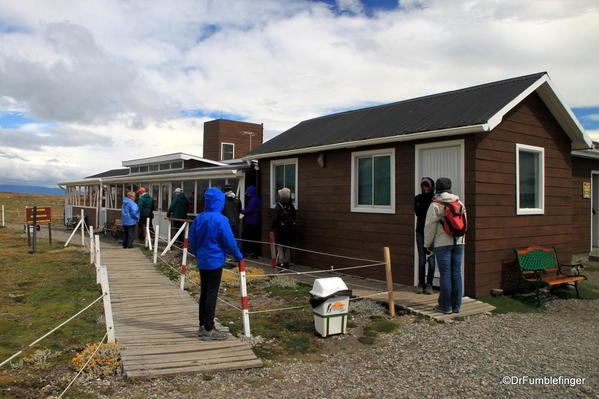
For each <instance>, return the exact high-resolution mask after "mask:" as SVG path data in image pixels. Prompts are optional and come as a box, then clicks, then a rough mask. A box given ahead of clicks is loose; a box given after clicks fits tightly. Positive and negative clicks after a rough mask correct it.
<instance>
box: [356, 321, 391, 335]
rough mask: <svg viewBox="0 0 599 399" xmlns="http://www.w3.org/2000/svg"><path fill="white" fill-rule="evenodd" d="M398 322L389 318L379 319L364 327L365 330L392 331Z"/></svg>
mask: <svg viewBox="0 0 599 399" xmlns="http://www.w3.org/2000/svg"><path fill="white" fill-rule="evenodd" d="M396 328H397V324H395V323H394V322H392V321H389V320H377V321H373V322H372V323H370V324H368V325H367V326H365V327H364V332H366V331H367V330H368V331H376V332H380V333H390V332H393V331H395V329H396Z"/></svg>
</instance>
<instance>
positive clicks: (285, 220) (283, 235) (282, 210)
mask: <svg viewBox="0 0 599 399" xmlns="http://www.w3.org/2000/svg"><path fill="white" fill-rule="evenodd" d="M278 197H279V201H278V202H277V204H276V206H275V210H274V213H273V217H272V226H271V227H272V231H273V233H275V243H277V244H281V245H292V244H294V243H295V206H293V202H292V201H291V190H290V189H288V188H286V187H283V188H282V189H280V190H279V191H278ZM290 261H291V249H290V248H286V247H281V246H279V245H277V264H278V265H279V267H281V268H283V269H289V263H290ZM283 269H280V270H283Z"/></svg>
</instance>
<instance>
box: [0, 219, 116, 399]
mask: <svg viewBox="0 0 599 399" xmlns="http://www.w3.org/2000/svg"><path fill="white" fill-rule="evenodd" d="M88 261H89V255H88V254H86V253H85V252H83V251H82V250H80V249H78V248H76V247H72V246H70V247H68V248H63V245H62V244H61V243H55V244H53V245H52V246H49V245H48V243H47V242H44V241H43V240H40V241H39V243H38V253H36V254H30V253H29V249H28V247H27V239H26V238H22V237H20V235H19V234H18V233H17V232H15V231H14V230H10V229H0V276H1V278H0V315H1V316H0V362H1V361H4V360H5V359H6V358H8V357H9V356H10V355H12V354H13V353H15V352H16V351H18V350H19V349H21V348H22V347H23V346H25V345H28V344H29V343H31V342H33V341H34V340H36V339H37V338H39V337H40V336H42V335H43V334H45V333H46V332H48V331H49V330H51V329H52V328H54V327H56V326H57V325H58V324H60V323H61V322H62V321H64V320H66V319H68V318H69V317H70V316H72V315H73V314H75V313H76V312H77V311H79V310H80V309H82V308H84V307H85V306H86V305H87V304H89V303H91V302H92V301H93V300H94V299H96V298H97V297H98V296H100V294H101V292H100V290H99V287H98V286H97V285H96V284H95V270H94V268H93V267H92V266H90V265H89V263H88ZM102 315H103V310H102V301H99V302H98V303H97V304H96V305H94V306H93V307H91V308H90V309H89V310H87V311H86V312H84V313H83V314H82V315H81V316H79V317H77V318H76V319H74V320H73V321H71V322H70V323H69V324H67V325H66V326H64V327H62V328H61V329H59V330H58V331H56V332H55V333H54V334H52V335H50V336H49V337H47V338H46V339H44V340H43V341H41V342H40V343H39V344H38V345H37V346H35V347H33V348H30V349H28V350H26V351H25V352H24V353H23V355H22V356H20V357H19V358H17V359H15V360H14V361H13V362H12V364H13V366H12V367H11V366H4V367H3V368H2V369H0V397H2V398H32V397H46V396H47V395H42V394H41V392H39V389H40V388H41V387H43V386H45V385H47V384H48V380H56V379H61V378H65V376H67V377H72V371H69V370H68V361H69V360H71V359H72V358H73V357H74V356H75V354H76V353H77V352H78V351H80V350H81V349H82V348H83V347H84V346H85V345H86V344H88V343H92V342H98V341H99V340H100V339H101V338H102V336H103V335H104V332H105V327H104V326H103V325H101V324H98V322H97V320H98V319H101V318H102ZM47 355H49V356H47ZM23 360H25V362H24V363H23V362H22V361H23ZM15 367H16V368H15ZM74 393H75V392H73V394H74ZM67 397H73V396H67Z"/></svg>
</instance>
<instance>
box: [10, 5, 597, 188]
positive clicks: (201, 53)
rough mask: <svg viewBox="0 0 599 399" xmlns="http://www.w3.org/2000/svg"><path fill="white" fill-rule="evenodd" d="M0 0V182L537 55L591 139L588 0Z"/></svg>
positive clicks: (166, 148) (181, 146)
mask: <svg viewBox="0 0 599 399" xmlns="http://www.w3.org/2000/svg"><path fill="white" fill-rule="evenodd" d="M40 4H41V3H40V2H39V1H36V0H3V1H2V2H0V183H15V182H18V183H27V184H41V185H49V186H51V185H54V184H56V182H58V181H64V180H72V179H78V178H81V177H84V176H87V175H90V174H92V173H97V172H100V171H104V170H106V169H111V168H118V167H121V165H120V162H121V161H122V160H125V159H134V158H139V157H146V156H153V155H159V154H164V153H169V152H179V151H182V152H188V153H192V154H196V155H201V153H202V127H203V123H204V122H205V121H206V120H210V119H214V118H218V117H224V118H231V119H239V120H246V121H250V122H256V123H264V128H265V136H266V139H268V138H271V137H273V136H275V135H276V134H278V133H281V132H282V131H284V130H286V129H288V128H289V127H291V126H293V125H294V124H296V123H297V122H299V121H301V120H303V119H307V118H310V117H315V116H319V115H324V114H327V113H331V112H335V111H340V110H346V109H353V108H358V107H362V106H368V105H373V104H381V103H386V102H392V101H398V100H402V99H407V98H411V97H416V96H420V95H425V94H432V93H436V92H441V91H445V90H451V89H458V88H462V87H466V86H469V85H475V84H479V83H485V82H488V81H493V80H499V79H505V78H509V77H514V76H518V75H525V74H530V73H535V72H539V71H548V72H549V75H550V77H551V78H552V80H553V82H554V83H555V85H556V87H557V89H558V90H559V92H560V94H561V95H562V97H563V99H564V100H565V102H566V103H567V104H568V105H569V106H571V107H572V108H573V109H574V112H575V113H576V115H577V116H578V117H579V119H580V121H581V123H582V124H583V126H584V127H585V128H586V129H587V130H588V131H589V132H590V133H591V134H592V135H594V137H596V138H598V139H599V77H598V73H597V72H598V71H599V51H598V50H599V5H598V3H597V1H596V0H568V1H565V0H542V1H535V0H530V1H522V0H399V1H397V0H362V1H361V0H337V1H335V0H326V1H325V0H311V1H310V0H286V1H281V0H177V1H172V2H167V1H158V0H156V1H150V0H77V1H76V0H48V1H44V2H43V4H44V6H43V7H42V6H40Z"/></svg>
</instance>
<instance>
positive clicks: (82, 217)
mask: <svg viewBox="0 0 599 399" xmlns="http://www.w3.org/2000/svg"><path fill="white" fill-rule="evenodd" d="M33 228H35V226H33ZM84 231H85V212H84V211H83V209H82V210H81V246H82V247H85V233H84Z"/></svg>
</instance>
